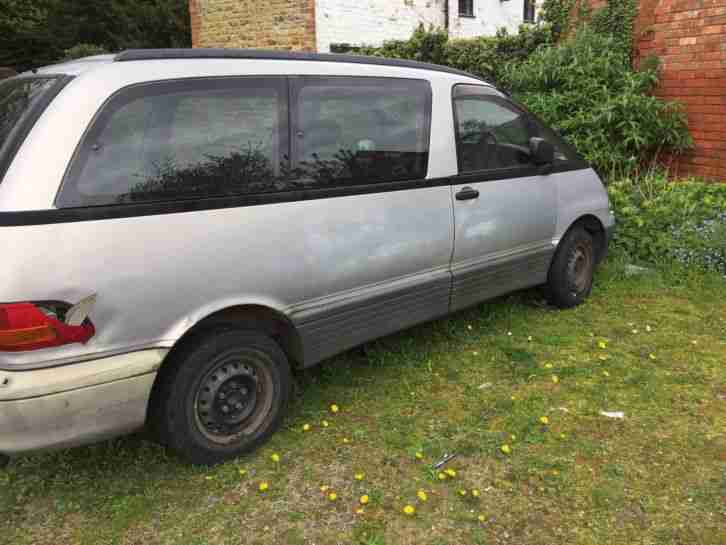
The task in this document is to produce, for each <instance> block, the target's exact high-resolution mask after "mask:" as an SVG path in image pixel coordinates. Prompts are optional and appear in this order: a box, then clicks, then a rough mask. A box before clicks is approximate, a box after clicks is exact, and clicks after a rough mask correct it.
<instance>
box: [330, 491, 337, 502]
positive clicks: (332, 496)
mask: <svg viewBox="0 0 726 545" xmlns="http://www.w3.org/2000/svg"><path fill="white" fill-rule="evenodd" d="M328 499H329V500H330V501H335V500H337V499H338V494H336V493H335V492H331V493H330V494H328Z"/></svg>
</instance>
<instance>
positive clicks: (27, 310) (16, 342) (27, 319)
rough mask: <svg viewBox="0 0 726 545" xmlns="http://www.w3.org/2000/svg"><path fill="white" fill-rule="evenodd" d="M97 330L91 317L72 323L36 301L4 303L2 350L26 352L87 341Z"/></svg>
mask: <svg viewBox="0 0 726 545" xmlns="http://www.w3.org/2000/svg"><path fill="white" fill-rule="evenodd" d="M95 333H96V330H95V328H94V327H93V324H92V323H91V321H90V320H85V321H84V322H83V323H82V324H81V325H79V326H70V325H68V324H64V323H63V322H61V321H60V320H58V319H56V318H54V317H52V316H48V315H47V314H45V313H44V312H43V311H42V310H41V309H40V308H38V307H37V306H35V305H34V304H32V303H12V304H9V305H0V352H23V351H27V350H38V349H40V348H51V347H54V346H63V345H64V344H71V343H85V342H87V341H88V340H89V339H90V338H91V337H93V335H94V334H95Z"/></svg>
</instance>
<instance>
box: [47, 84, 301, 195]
mask: <svg viewBox="0 0 726 545" xmlns="http://www.w3.org/2000/svg"><path fill="white" fill-rule="evenodd" d="M287 95H288V93H287V81H286V79H285V78H275V77H271V78H218V79H204V80H183V81H173V82H163V83H154V84H144V85H139V86H135V87H131V88H129V89H126V90H123V91H121V92H120V93H118V94H117V95H115V96H114V97H113V98H112V99H111V100H110V101H109V103H108V104H107V105H106V106H105V107H104V109H103V110H102V112H101V113H100V114H99V115H98V117H97V119H96V121H95V122H94V124H93V126H92V127H91V129H90V130H89V131H88V133H87V134H86V136H84V139H83V141H82V143H81V145H80V147H79V150H78V151H77V152H76V158H75V159H74V161H73V165H72V166H71V169H70V171H69V173H68V175H67V178H66V181H65V183H64V184H63V188H62V190H61V193H60V195H59V197H58V202H57V204H58V206H60V207H74V206H89V205H108V204H119V203H129V202H150V201H167V200H177V199H187V198H203V197H214V196H228V195H245V194H252V193H266V192H274V191H280V190H282V189H285V188H286V182H285V180H286V179H287V178H288V177H289V152H288V145H287V139H288V128H287V119H288V114H287V100H288V99H287Z"/></svg>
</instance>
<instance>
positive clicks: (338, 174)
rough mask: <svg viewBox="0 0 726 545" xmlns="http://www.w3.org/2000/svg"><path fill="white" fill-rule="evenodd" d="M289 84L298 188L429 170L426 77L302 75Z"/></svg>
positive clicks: (399, 176)
mask: <svg viewBox="0 0 726 545" xmlns="http://www.w3.org/2000/svg"><path fill="white" fill-rule="evenodd" d="M293 89H294V90H293V96H294V99H293V101H294V102H293V103H294V106H293V118H294V126H293V142H292V148H293V177H294V178H295V179H296V180H297V182H298V183H299V184H300V185H301V186H302V187H304V188H323V187H341V186H348V185H357V184H371V183H378V182H394V181H405V180H413V179H421V178H425V177H426V173H427V167H428V158H429V130H430V118H431V114H430V112H431V88H430V85H429V83H428V82H426V81H421V80H406V79H392V78H367V77H301V78H296V80H295V83H294V85H293Z"/></svg>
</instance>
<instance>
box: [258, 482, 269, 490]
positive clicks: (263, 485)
mask: <svg viewBox="0 0 726 545" xmlns="http://www.w3.org/2000/svg"><path fill="white" fill-rule="evenodd" d="M259 488H260V492H267V491H268V490H269V489H270V485H269V484H268V483H266V482H261V483H260V486H259Z"/></svg>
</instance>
